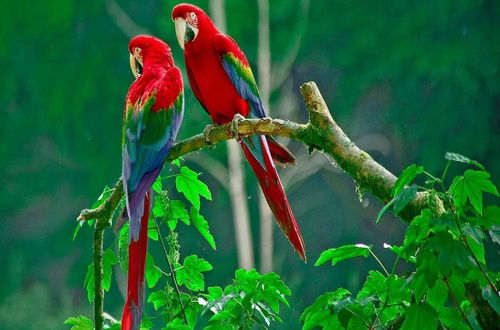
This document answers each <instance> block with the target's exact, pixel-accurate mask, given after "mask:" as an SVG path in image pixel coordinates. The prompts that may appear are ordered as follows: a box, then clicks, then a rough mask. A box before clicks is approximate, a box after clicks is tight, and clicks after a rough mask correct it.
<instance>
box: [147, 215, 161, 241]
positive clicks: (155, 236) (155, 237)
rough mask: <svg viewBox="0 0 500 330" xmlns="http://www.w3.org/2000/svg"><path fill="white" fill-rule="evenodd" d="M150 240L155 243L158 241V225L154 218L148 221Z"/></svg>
mask: <svg viewBox="0 0 500 330" xmlns="http://www.w3.org/2000/svg"><path fill="white" fill-rule="evenodd" d="M148 238H150V239H152V240H153V241H158V238H159V237H158V231H157V230H156V223H155V221H154V219H153V218H149V221H148Z"/></svg>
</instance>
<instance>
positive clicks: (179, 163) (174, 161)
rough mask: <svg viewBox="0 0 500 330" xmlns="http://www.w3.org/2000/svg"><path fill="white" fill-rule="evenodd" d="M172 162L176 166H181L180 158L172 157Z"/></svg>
mask: <svg viewBox="0 0 500 330" xmlns="http://www.w3.org/2000/svg"><path fill="white" fill-rule="evenodd" d="M172 164H173V165H175V166H177V167H181V158H177V159H174V160H173V161H172Z"/></svg>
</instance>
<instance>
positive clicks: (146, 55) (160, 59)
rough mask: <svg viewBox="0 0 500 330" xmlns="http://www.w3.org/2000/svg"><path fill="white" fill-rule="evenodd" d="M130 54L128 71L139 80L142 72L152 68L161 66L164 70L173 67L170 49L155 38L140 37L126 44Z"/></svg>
mask: <svg viewBox="0 0 500 330" xmlns="http://www.w3.org/2000/svg"><path fill="white" fill-rule="evenodd" d="M128 50H129V52H130V69H131V70H132V73H133V74H134V77H136V78H139V77H140V76H141V75H142V74H143V72H144V70H145V69H146V70H148V69H149V68H151V67H154V66H162V67H164V68H166V69H168V68H170V67H172V66H173V65H174V60H173V58H172V52H171V50H170V47H169V46H168V45H167V44H166V43H165V42H164V41H163V40H160V39H158V38H155V37H151V36H146V35H140V36H137V37H135V38H133V39H132V40H130V42H129V44H128Z"/></svg>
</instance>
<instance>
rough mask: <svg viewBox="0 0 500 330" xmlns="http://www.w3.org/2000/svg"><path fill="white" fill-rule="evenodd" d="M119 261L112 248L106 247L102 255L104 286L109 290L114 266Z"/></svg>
mask: <svg viewBox="0 0 500 330" xmlns="http://www.w3.org/2000/svg"><path fill="white" fill-rule="evenodd" d="M117 263H118V258H117V257H116V254H115V253H114V252H113V250H111V249H106V251H104V254H103V257H102V288H103V289H104V290H105V291H109V288H110V286H111V273H112V269H113V266H114V265H116V264H117Z"/></svg>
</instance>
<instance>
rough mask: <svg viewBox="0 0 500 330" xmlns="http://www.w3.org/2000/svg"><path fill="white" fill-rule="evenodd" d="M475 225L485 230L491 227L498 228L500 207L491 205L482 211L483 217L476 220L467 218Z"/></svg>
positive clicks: (499, 224)
mask: <svg viewBox="0 0 500 330" xmlns="http://www.w3.org/2000/svg"><path fill="white" fill-rule="evenodd" d="M468 219H469V221H470V222H471V223H473V224H475V225H478V226H481V227H482V228H485V229H490V228H491V227H492V226H500V207H498V206H495V205H492V206H488V207H486V208H485V209H484V211H483V215H482V216H480V217H477V218H468Z"/></svg>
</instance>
